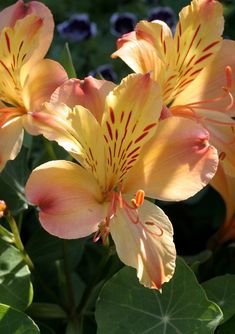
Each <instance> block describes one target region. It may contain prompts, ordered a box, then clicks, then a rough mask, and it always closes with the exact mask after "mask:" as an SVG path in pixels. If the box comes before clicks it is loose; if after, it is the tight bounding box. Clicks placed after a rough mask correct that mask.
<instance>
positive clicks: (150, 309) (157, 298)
mask: <svg viewBox="0 0 235 334" xmlns="http://www.w3.org/2000/svg"><path fill="white" fill-rule="evenodd" d="M221 318H222V312H221V310H220V308H219V307H218V306H217V305H216V304H215V303H213V302H210V301H209V300H208V299H207V297H206V294H205V292H204V290H203V289H202V288H201V286H200V285H199V283H198V282H197V280H196V278H195V275H194V274H193V272H192V270H191V269H190V268H189V267H188V266H187V265H186V264H185V262H184V261H183V260H181V259H177V265H176V272H175V275H174V277H173V278H172V279H171V281H170V282H169V283H166V284H165V285H164V286H163V288H162V293H160V292H158V291H154V290H151V289H147V288H144V287H143V286H142V285H140V284H139V282H138V280H137V278H136V272H135V270H133V269H132V268H129V267H125V268H123V269H121V270H120V271H119V273H117V274H116V275H115V276H114V277H113V278H112V279H111V280H110V281H108V282H107V283H106V284H105V286H104V288H103V290H102V292H101V294H100V297H99V299H98V302H97V309H96V320H97V323H98V332H97V333H98V334H109V333H112V334H122V333H125V334H133V333H135V334H140V333H141V334H144V333H146V334H176V333H177V334H209V333H214V330H215V328H216V327H217V326H218V324H219V322H220V320H221Z"/></svg>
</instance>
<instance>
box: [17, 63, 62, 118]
mask: <svg viewBox="0 0 235 334" xmlns="http://www.w3.org/2000/svg"><path fill="white" fill-rule="evenodd" d="M67 79H68V76H67V73H66V72H65V70H64V69H63V67H62V66H61V65H60V64H59V63H57V62H56V61H54V60H50V59H43V60H41V61H40V62H39V63H37V64H36V65H34V67H33V68H32V69H31V71H30V73H29V75H28V77H27V79H26V82H25V84H24V87H23V91H22V95H23V100H24V105H25V108H26V109H27V110H29V111H31V112H33V111H38V110H40V109H41V104H42V103H44V102H47V101H49V100H50V96H51V94H52V93H53V92H54V90H55V89H56V88H57V87H58V86H60V85H62V84H63V83H64V82H65V81H66V80H67Z"/></svg>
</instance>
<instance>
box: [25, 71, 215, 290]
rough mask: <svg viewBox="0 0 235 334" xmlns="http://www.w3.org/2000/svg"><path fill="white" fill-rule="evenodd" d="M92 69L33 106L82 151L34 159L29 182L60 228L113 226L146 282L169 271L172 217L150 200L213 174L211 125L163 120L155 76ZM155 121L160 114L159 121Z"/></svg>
mask: <svg viewBox="0 0 235 334" xmlns="http://www.w3.org/2000/svg"><path fill="white" fill-rule="evenodd" d="M114 87H115V85H114V84H112V83H110V82H106V81H102V80H97V79H95V78H92V77H88V78H86V79H85V80H84V81H80V80H76V79H73V80H69V81H68V82H66V83H65V84H64V85H62V86H61V87H60V88H58V89H57V90H56V92H55V93H54V94H53V96H52V99H51V102H50V103H46V104H45V109H46V110H45V113H44V115H43V113H36V114H35V115H32V116H33V117H35V121H37V122H38V123H41V132H42V133H43V135H44V136H46V137H47V138H48V139H50V140H53V139H54V140H56V141H57V142H58V143H59V144H60V145H61V146H63V147H64V148H65V149H66V150H67V151H69V152H70V153H71V154H72V156H73V157H74V158H75V159H77V161H78V162H79V163H80V165H78V164H76V163H72V162H68V161H51V162H48V163H45V164H43V165H41V166H39V167H38V168H36V169H35V170H34V171H33V172H32V174H31V176H30V177H29V180H28V182H27V184H26V196H27V198H28V200H29V201H30V202H31V203H33V204H35V205H37V206H38V207H39V210H40V213H39V219H40V222H41V224H42V226H43V227H44V228H45V229H46V230H47V231H48V232H49V233H51V234H53V235H56V236H58V237H61V238H67V239H72V238H80V237H84V236H87V235H89V234H91V233H95V235H94V238H93V239H94V241H96V240H98V239H99V238H101V239H102V240H103V242H104V243H105V242H106V240H107V238H108V236H109V233H111V235H112V238H113V240H114V243H115V244H116V249H117V253H118V255H119V257H120V259H121V260H122V261H123V262H124V263H125V264H127V265H129V266H132V267H134V268H136V269H137V275H138V278H139V280H140V281H141V282H142V283H143V284H144V285H145V286H147V287H151V288H158V289H159V288H160V287H161V285H162V284H163V283H164V282H167V281H168V280H169V279H170V278H171V277H172V275H173V272H174V268H175V256H176V254H175V247H174V243H173V231H172V226H171V223H170V221H169V219H168V218H167V216H166V215H165V214H164V213H163V211H162V210H161V209H160V208H158V207H157V206H155V205H154V204H153V203H151V202H150V201H148V200H144V197H145V196H148V197H151V198H161V199H166V200H181V199H185V198H187V197H189V196H192V195H193V194H195V193H196V192H197V191H199V190H200V189H201V188H202V187H203V186H204V185H205V184H206V183H207V182H209V180H210V178H211V177H212V176H213V175H214V173H215V171H216V168H217V163H218V158H217V152H216V150H215V149H214V148H213V147H211V146H210V145H209V144H208V133H207V131H205V130H204V129H203V128H202V127H201V126H199V125H198V126H195V125H194V123H193V122H192V121H191V120H187V119H185V120H184V121H183V122H184V130H183V131H182V129H181V128H179V118H177V117H175V118H174V117H172V118H168V119H166V120H164V121H162V122H160V123H159V122H158V121H157V120H158V119H159V117H160V113H161V110H162V101H161V97H160V90H159V86H158V84H157V83H156V82H155V81H153V80H152V79H151V78H150V75H149V74H146V75H140V74H139V75H137V74H132V75H130V76H128V77H127V78H125V79H124V80H123V81H122V82H121V84H120V85H119V86H116V87H115V88H114ZM158 123H159V124H158Z"/></svg>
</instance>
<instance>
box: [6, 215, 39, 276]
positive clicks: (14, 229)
mask: <svg viewBox="0 0 235 334" xmlns="http://www.w3.org/2000/svg"><path fill="white" fill-rule="evenodd" d="M6 219H7V221H8V223H9V225H10V228H11V231H12V233H13V235H14V243H15V245H16V247H17V248H18V250H19V251H20V252H21V254H22V256H23V259H24V261H25V263H26V264H27V265H28V267H29V269H30V271H34V270H35V267H34V264H33V262H32V260H31V259H30V257H29V255H28V253H27V252H26V250H25V248H24V245H23V243H22V241H21V238H20V234H19V230H18V227H17V224H16V222H15V219H14V217H13V216H12V214H11V212H10V211H8V212H7V215H6Z"/></svg>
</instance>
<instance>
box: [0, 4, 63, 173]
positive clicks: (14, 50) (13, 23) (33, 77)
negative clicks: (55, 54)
mask: <svg viewBox="0 0 235 334" xmlns="http://www.w3.org/2000/svg"><path fill="white" fill-rule="evenodd" d="M53 28H54V22H53V18H52V15H51V12H50V11H49V9H48V8H47V7H46V6H45V5H43V4H42V3H40V2H37V1H32V2H29V3H27V4H26V3H24V2H23V1H22V0H19V1H18V2H17V3H16V4H14V5H12V6H10V7H7V8H6V9H4V10H3V11H1V12H0V75H1V80H0V170H1V169H2V168H3V167H4V166H5V163H6V162H7V160H12V159H14V158H15V157H16V155H17V154H18V152H19V150H20V148H21V145H22V140H23V132H24V131H23V129H24V128H26V129H28V131H30V132H32V129H30V128H28V126H27V125H28V120H29V118H30V117H31V116H30V112H32V111H38V110H39V108H40V105H41V103H42V102H44V101H46V100H48V98H49V97H50V95H51V93H52V92H53V91H54V90H55V88H56V87H57V86H59V85H60V84H62V83H63V82H64V81H65V80H66V79H67V75H66V73H65V71H64V70H63V68H62V67H61V66H60V65H59V64H58V63H57V62H55V61H52V60H49V59H43V58H44V56H45V54H46V52H47V50H48V48H49V46H50V43H51V40H52V36H53ZM34 131H35V130H34Z"/></svg>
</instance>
